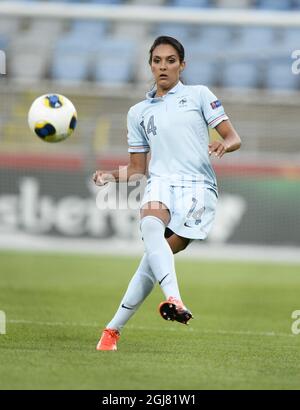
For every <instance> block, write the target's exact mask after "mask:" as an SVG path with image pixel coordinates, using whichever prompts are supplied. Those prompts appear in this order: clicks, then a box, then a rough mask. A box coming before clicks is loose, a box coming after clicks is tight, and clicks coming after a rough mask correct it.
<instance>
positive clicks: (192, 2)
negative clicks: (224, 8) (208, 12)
mask: <svg viewBox="0 0 300 410" xmlns="http://www.w3.org/2000/svg"><path fill="white" fill-rule="evenodd" d="M170 6H173V7H210V6H211V2H210V0H172V1H171V3H170Z"/></svg>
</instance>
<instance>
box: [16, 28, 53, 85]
mask: <svg viewBox="0 0 300 410" xmlns="http://www.w3.org/2000/svg"><path fill="white" fill-rule="evenodd" d="M46 40H48V39H46V38H45V37H44V38H38V37H36V36H31V35H26V36H18V37H16V38H15V39H13V40H12V42H11V43H10V47H9V57H8V58H9V72H10V76H11V77H13V78H15V79H18V80H22V81H31V82H33V81H35V82H36V81H38V80H40V79H42V78H43V77H45V75H46V71H47V67H48V60H49V51H50V47H51V42H49V41H46Z"/></svg>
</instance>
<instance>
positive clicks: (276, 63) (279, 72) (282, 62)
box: [265, 56, 299, 91]
mask: <svg viewBox="0 0 300 410" xmlns="http://www.w3.org/2000/svg"><path fill="white" fill-rule="evenodd" d="M265 82H266V84H265V86H266V88H268V89H272V90H293V91H297V90H298V89H299V75H295V74H293V72H292V64H291V60H290V59H289V58H287V56H285V57H282V58H274V59H272V60H271V61H269V62H268V64H267V67H266V80H265Z"/></svg>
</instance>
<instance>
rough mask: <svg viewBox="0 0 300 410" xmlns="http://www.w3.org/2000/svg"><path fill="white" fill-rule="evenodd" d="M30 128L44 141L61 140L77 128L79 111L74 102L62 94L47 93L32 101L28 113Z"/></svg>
mask: <svg viewBox="0 0 300 410" xmlns="http://www.w3.org/2000/svg"><path fill="white" fill-rule="evenodd" d="M28 124H29V127H30V129H31V130H32V131H33V132H34V133H35V134H36V135H37V136H38V137H39V138H40V139H42V140H43V141H46V142H59V141H63V140H65V139H66V138H68V137H69V136H70V135H71V134H72V133H73V131H74V130H75V128H76V124H77V112H76V109H75V107H74V105H73V104H72V102H71V101H70V100H69V99H68V98H66V97H64V96H63V95H60V94H46V95H42V96H41V97H38V98H37V99H36V100H34V102H33V103H32V105H31V107H30V110H29V113H28Z"/></svg>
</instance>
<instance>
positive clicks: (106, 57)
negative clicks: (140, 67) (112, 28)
mask: <svg viewBox="0 0 300 410" xmlns="http://www.w3.org/2000/svg"><path fill="white" fill-rule="evenodd" d="M135 50H136V48H135V43H134V41H131V42H130V41H129V40H128V39H125V40H122V39H112V38H111V39H107V40H103V41H101V43H100V44H99V49H98V53H97V56H96V64H95V72H94V78H95V80H96V81H97V82H100V83H106V84H109V85H111V86H119V85H120V84H126V83H128V82H132V81H133V72H134V61H135Z"/></svg>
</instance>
